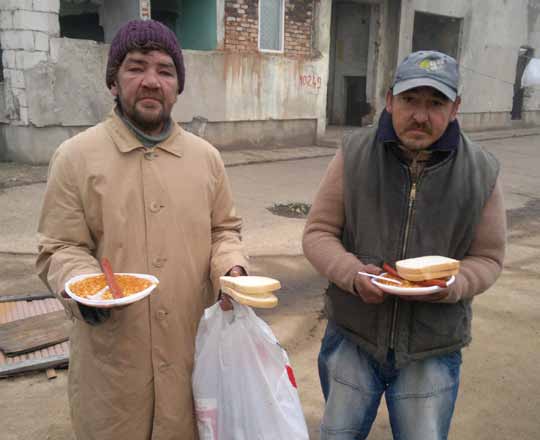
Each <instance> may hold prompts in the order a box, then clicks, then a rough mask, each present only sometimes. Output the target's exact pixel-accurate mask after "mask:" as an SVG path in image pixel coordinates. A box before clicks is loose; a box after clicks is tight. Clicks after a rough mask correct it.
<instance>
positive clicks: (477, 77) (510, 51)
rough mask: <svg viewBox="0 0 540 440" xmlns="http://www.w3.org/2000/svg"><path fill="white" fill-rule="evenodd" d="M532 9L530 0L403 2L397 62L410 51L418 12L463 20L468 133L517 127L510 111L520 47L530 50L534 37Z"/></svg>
mask: <svg viewBox="0 0 540 440" xmlns="http://www.w3.org/2000/svg"><path fill="white" fill-rule="evenodd" d="M534 3H536V2H534ZM528 6H529V1H528V0H512V1H508V0H476V1H470V0H454V1H452V2H446V1H445V2H443V1H438V2H434V1H430V0H410V1H407V2H403V3H402V8H401V19H400V34H399V61H401V60H402V59H403V58H404V57H405V56H406V55H407V54H408V53H410V51H411V48H412V32H413V25H414V13H415V11H422V12H427V13H432V14H440V15H445V16H449V17H457V18H462V19H463V32H462V36H461V42H460V46H461V50H460V55H459V60H458V61H459V63H460V65H461V73H462V106H461V112H460V120H461V122H462V125H463V126H464V128H466V129H479V128H482V129H486V128H491V127H493V128H495V127H505V126H512V125H515V123H512V121H511V120H510V111H511V109H512V97H513V84H514V80H515V71H516V63H517V57H518V54H519V47H520V46H521V45H526V44H527V43H528V42H529V40H530V38H529V35H531V34H530V33H528V25H529V20H528V18H527V15H528V13H529V8H528ZM537 48H538V49H540V47H539V46H537ZM533 113H535V112H533ZM527 118H528V119H527V121H523V122H529V123H540V114H531V113H529V114H528V115H527Z"/></svg>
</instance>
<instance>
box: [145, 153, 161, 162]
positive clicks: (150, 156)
mask: <svg viewBox="0 0 540 440" xmlns="http://www.w3.org/2000/svg"><path fill="white" fill-rule="evenodd" d="M156 157H158V154H157V153H154V152H153V151H147V152H146V153H144V158H145V159H146V160H154V159H155V158H156Z"/></svg>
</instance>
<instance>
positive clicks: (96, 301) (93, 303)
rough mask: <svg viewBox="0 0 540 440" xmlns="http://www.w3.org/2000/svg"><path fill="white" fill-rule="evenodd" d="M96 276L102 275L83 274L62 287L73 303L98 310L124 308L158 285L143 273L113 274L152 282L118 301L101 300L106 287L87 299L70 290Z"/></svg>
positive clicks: (156, 280)
mask: <svg viewBox="0 0 540 440" xmlns="http://www.w3.org/2000/svg"><path fill="white" fill-rule="evenodd" d="M96 275H103V274H102V273H91V274H85V275H77V276H75V277H73V278H71V279H70V280H69V281H68V282H67V283H66V285H65V286H64V290H65V291H66V293H67V294H68V295H69V296H70V297H71V298H73V299H74V300H75V301H77V302H79V303H81V304H84V305H87V306H90V307H99V308H110V307H118V306H125V305H126V304H131V303H134V302H136V301H139V300H141V299H143V298H146V297H147V296H148V295H150V293H152V291H153V290H154V289H155V288H156V287H157V285H158V284H159V280H158V279H157V278H156V277H155V276H153V275H147V274H143V273H115V275H131V276H134V277H138V278H144V279H145V280H149V281H151V282H152V285H151V286H150V287H148V288H146V289H144V290H141V291H140V292H137V293H134V294H133V295H128V296H125V297H123V298H118V299H101V295H103V293H105V291H106V290H108V287H106V288H105V289H103V290H101V291H99V292H98V293H96V294H95V295H92V296H90V297H87V298H82V297H80V296H78V295H75V294H74V293H73V292H72V291H71V289H70V286H71V285H72V284H73V283H75V282H77V281H81V280H84V279H86V278H90V277H95V276H96Z"/></svg>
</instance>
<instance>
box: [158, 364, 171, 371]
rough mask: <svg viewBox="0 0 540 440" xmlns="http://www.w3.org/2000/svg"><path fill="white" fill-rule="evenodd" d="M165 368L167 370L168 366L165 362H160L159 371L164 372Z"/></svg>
mask: <svg viewBox="0 0 540 440" xmlns="http://www.w3.org/2000/svg"><path fill="white" fill-rule="evenodd" d="M167 368H169V364H168V363H166V362H161V363H160V364H159V371H165V370H166V369H167Z"/></svg>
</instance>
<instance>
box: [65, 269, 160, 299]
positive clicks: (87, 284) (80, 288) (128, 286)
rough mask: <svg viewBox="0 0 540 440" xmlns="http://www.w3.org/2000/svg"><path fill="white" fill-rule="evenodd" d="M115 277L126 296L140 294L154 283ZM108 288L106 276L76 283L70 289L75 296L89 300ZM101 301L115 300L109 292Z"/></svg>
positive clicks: (123, 276)
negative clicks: (88, 298)
mask: <svg viewBox="0 0 540 440" xmlns="http://www.w3.org/2000/svg"><path fill="white" fill-rule="evenodd" d="M114 277H115V278H116V281H117V282H118V284H119V285H120V288H121V289H122V293H123V295H124V296H129V295H133V294H135V293H139V292H141V291H143V290H145V289H147V288H148V287H150V286H151V285H152V281H150V280H147V279H144V278H139V277H135V276H133V275H115V276H114ZM106 286H107V282H106V281H105V275H95V276H93V277H89V278H85V279H84V280H80V281H76V282H74V283H73V284H71V285H70V286H69V288H70V290H71V291H72V292H73V293H74V294H75V295H77V296H80V297H81V298H87V297H89V296H92V295H95V294H96V293H98V292H99V291H100V290H102V289H103V288H105V287H106ZM100 299H113V297H112V295H111V292H110V291H109V290H107V291H106V292H105V293H104V294H103V295H102V296H101V298H100Z"/></svg>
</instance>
